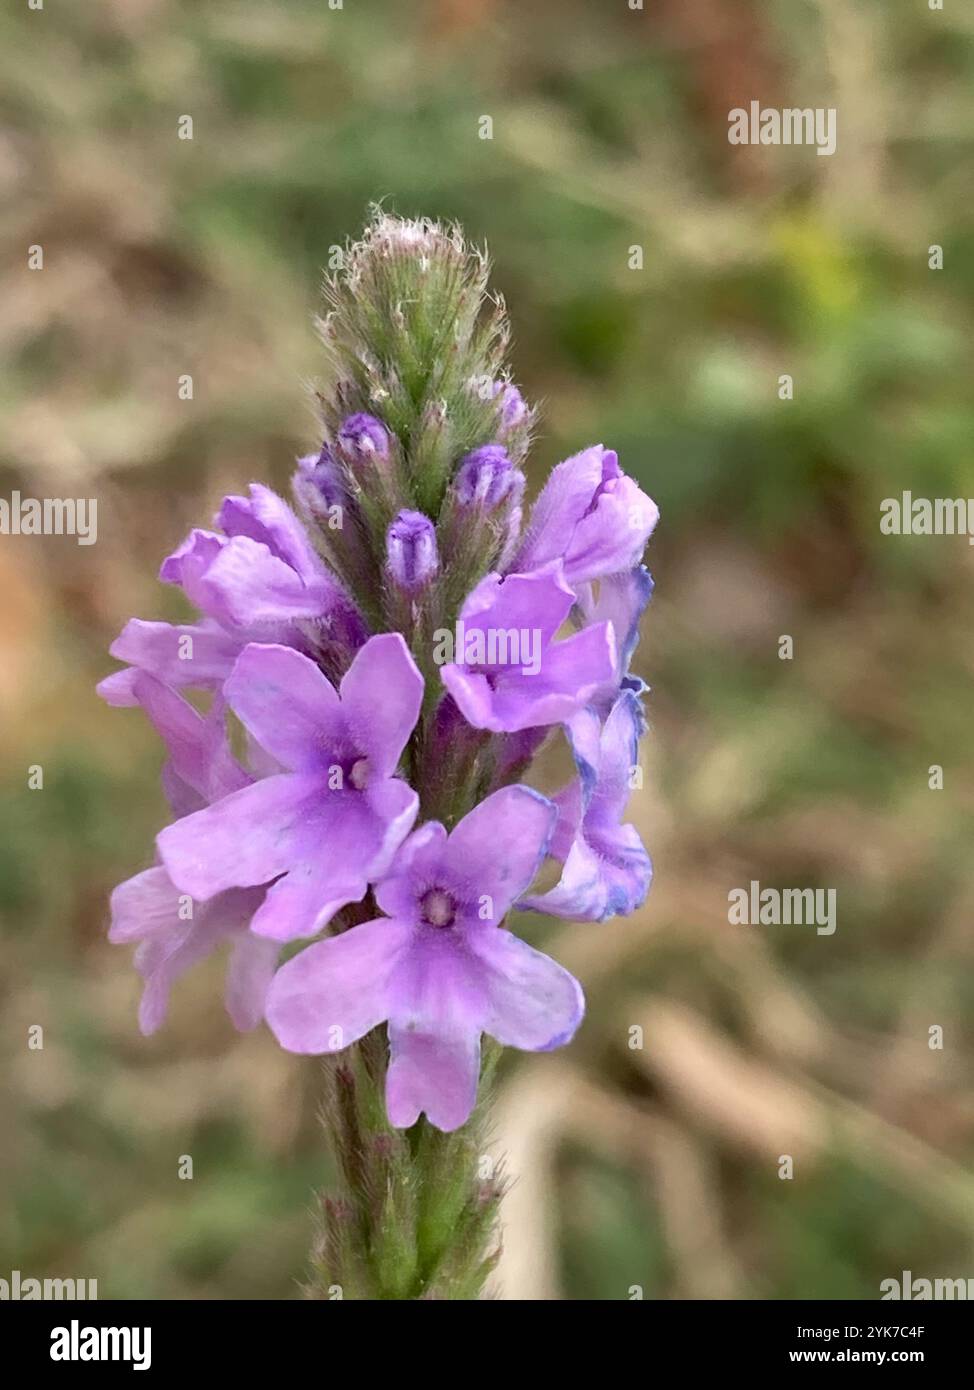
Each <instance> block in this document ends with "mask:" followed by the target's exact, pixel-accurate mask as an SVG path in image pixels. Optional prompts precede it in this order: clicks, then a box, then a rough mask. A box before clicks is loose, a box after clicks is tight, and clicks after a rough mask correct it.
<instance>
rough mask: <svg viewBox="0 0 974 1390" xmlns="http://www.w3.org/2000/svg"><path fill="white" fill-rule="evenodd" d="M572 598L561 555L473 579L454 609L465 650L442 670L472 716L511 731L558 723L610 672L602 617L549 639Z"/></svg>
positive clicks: (478, 723)
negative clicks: (531, 567) (530, 570)
mask: <svg viewBox="0 0 974 1390" xmlns="http://www.w3.org/2000/svg"><path fill="white" fill-rule="evenodd" d="M574 600H575V596H574V594H573V592H572V590H571V589H570V588H569V587H568V585H567V584H566V583H565V580H564V576H563V572H562V567H561V562H560V561H557V562H555V563H554V564H553V565H549V566H548V567H547V568H546V569H544V570H540V571H538V572H537V573H534V574H511V575H508V576H507V578H506V579H502V578H501V576H500V575H498V574H490V575H488V576H487V578H486V579H484V580H482V581H481V583H480V584H478V585H477V588H476V589H475V590H474V591H473V593H472V594H471V595H470V596H469V598H468V599H467V601H466V603H465V604H464V605H463V608H462V609H461V610H460V623H461V624H462V634H463V638H464V651H463V652H458V653H457V655H458V656H459V657H460V660H459V661H456V662H450V663H448V664H446V665H444V667H443V673H442V674H443V684H444V685H445V686H446V688H447V690H448V691H449V692H450V694H451V695H452V696H453V698H454V700H455V701H456V703H457V704H458V705H459V707H460V709H461V710H462V711H463V714H464V715H465V717H466V719H467V720H468V722H469V723H470V724H472V725H473V726H474V727H475V728H477V729H491V730H493V731H494V732H495V733H516V732H518V730H520V729H529V728H535V727H537V726H538V725H541V724H558V723H563V722H564V721H565V720H567V719H570V718H571V717H572V715H573V714H576V713H577V712H578V711H579V710H580V709H582V708H583V707H584V705H585V704H586V703H587V701H588V700H589V699H590V698H591V696H592V694H593V693H594V692H595V691H596V690H597V689H598V688H599V687H600V686H601V685H603V684H604V683H605V682H606V681H609V680H611V679H612V676H613V673H614V671H615V666H616V652H615V642H614V638H613V635H612V629H611V627H610V626H609V624H608V623H598V624H596V625H594V626H592V627H588V628H585V629H584V630H583V631H582V632H579V633H577V634H576V635H575V636H574V637H568V638H566V639H565V640H564V641H561V642H556V641H555V636H556V634H557V632H558V629H559V628H560V627H561V625H562V623H563V622H564V621H565V619H566V618H567V617H568V614H569V612H570V611H571V608H572V605H573V603H574ZM468 652H469V653H471V654H472V655H470V656H468V655H465V654H466V653H468Z"/></svg>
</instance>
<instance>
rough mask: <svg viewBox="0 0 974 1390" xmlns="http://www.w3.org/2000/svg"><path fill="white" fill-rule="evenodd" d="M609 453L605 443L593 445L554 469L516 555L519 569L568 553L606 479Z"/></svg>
mask: <svg viewBox="0 0 974 1390" xmlns="http://www.w3.org/2000/svg"><path fill="white" fill-rule="evenodd" d="M605 452H606V450H605V449H604V448H603V446H602V445H601V444H593V445H591V446H590V447H589V448H588V449H583V450H582V451H581V453H578V454H573V455H572V457H571V458H569V459H566V460H565V461H564V463H559V464H558V465H557V466H556V467H555V468H553V469H552V470H551V475H550V477H549V478H548V481H547V482H546V483H545V485H544V487H543V488H542V490H541V492H540V494H539V496H538V500H537V501H536V502H535V504H534V507H533V508H532V510H531V519H530V521H529V523H528V528H527V531H526V533H525V536H524V541H523V543H522V545H521V549H520V550H519V551H518V554H517V556H516V558H515V566H516V568H517V569H519V570H531V569H537V568H538V566H539V565H543V564H545V563H547V562H548V561H549V560H553V559H555V558H556V557H557V556H559V555H563V554H564V552H565V547H566V545H567V544H568V543H569V541H570V539H571V535H572V532H573V531H574V529H575V526H576V525H577V524H578V522H579V521H580V520H581V519H582V517H583V516H584V515H585V512H586V511H587V510H588V508H589V506H590V505H591V503H592V499H593V497H594V496H595V494H596V492H597V490H598V488H599V486H600V484H601V482H602V471H603V468H602V460H603V456H604V455H605Z"/></svg>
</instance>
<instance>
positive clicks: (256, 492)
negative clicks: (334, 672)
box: [98, 483, 365, 705]
mask: <svg viewBox="0 0 974 1390" xmlns="http://www.w3.org/2000/svg"><path fill="white" fill-rule="evenodd" d="M216 520H217V523H218V524H219V525H220V526H221V527H222V528H223V531H224V532H225V534H224V535H220V534H218V533H217V532H215V531H203V530H193V531H191V532H190V534H189V536H188V537H187V538H186V540H185V541H184V542H183V543H182V545H180V546H179V547H178V548H177V549H176V550H174V551H173V553H172V554H171V555H170V556H168V557H167V559H166V560H164V561H163V564H162V568H161V570H160V578H161V579H163V580H165V581H166V582H168V583H171V584H178V585H180V586H181V587H182V589H183V590H184V592H185V593H186V596H187V598H189V600H190V601H191V602H192V603H193V604H195V606H196V607H197V608H198V609H199V610H200V611H201V612H202V613H203V615H204V619H203V621H202V622H200V623H195V624H183V625H180V626H173V625H171V624H169V623H158V622H143V621H141V620H140V619H138V618H133V619H132V620H131V621H130V622H129V623H127V624H126V626H125V627H124V628H123V629H122V632H121V634H120V635H119V637H118V638H116V640H115V641H114V642H113V643H112V647H111V654H112V656H114V657H116V658H117V659H118V660H120V661H126V662H128V663H130V665H131V666H134V667H138V668H140V669H142V670H145V671H148V672H150V674H152V675H154V676H156V677H157V678H158V679H159V680H161V681H163V682H164V683H165V684H167V685H171V686H174V687H180V686H197V687H208V686H214V685H219V684H220V683H221V682H222V681H223V680H224V679H225V677H226V676H227V675H229V673H230V671H231V670H232V668H233V663H234V662H235V660H236V659H237V657H238V656H239V654H240V652H241V650H242V648H243V647H244V646H246V645H247V643H248V642H254V641H263V642H278V643H283V644H285V645H288V646H294V647H295V648H297V649H299V650H304V651H313V650H314V649H315V647H316V646H317V644H318V643H319V642H327V641H334V642H336V643H338V644H339V645H340V646H341V647H342V648H343V649H348V650H349V651H352V650H354V649H355V648H356V647H357V646H359V645H360V644H361V642H362V641H364V639H365V627H364V623H363V621H362V618H361V616H360V614H359V613H358V610H357V609H356V607H355V605H354V604H353V603H352V600H351V599H350V598H349V597H348V595H347V594H346V593H345V591H344V590H343V589H342V588H341V586H340V585H339V583H338V581H337V580H336V579H335V578H334V576H333V575H332V574H331V573H330V572H329V571H328V569H327V568H326V567H325V565H324V563H323V561H322V560H320V559H319V557H318V555H317V554H316V552H315V550H314V549H313V547H312V545H311V543H310V541H309V540H308V538H307V535H306V534H305V531H304V528H303V527H302V526H301V523H300V522H299V521H298V518H297V517H296V516H295V514H294V513H293V512H292V510H291V508H290V507H289V506H288V505H287V503H286V502H285V501H284V500H283V499H282V498H281V497H278V495H277V494H276V493H274V492H272V491H271V490H270V488H266V487H263V486H262V485H261V484H259V483H252V484H251V486H250V497H249V498H248V497H227V498H225V499H224V501H223V506H222V507H221V509H220V512H219V514H218V516H217V518H216ZM133 679H134V677H133V676H132V675H131V673H130V672H127V671H118V672H116V673H115V674H114V675H112V676H109V677H107V679H105V680H103V681H102V682H101V684H100V685H99V687H98V690H99V694H101V695H102V696H103V697H104V698H105V699H106V700H107V701H108V702H109V704H115V705H130V704H133V703H134V696H133V693H132V681H133Z"/></svg>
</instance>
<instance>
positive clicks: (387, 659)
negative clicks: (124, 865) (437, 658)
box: [158, 633, 423, 941]
mask: <svg viewBox="0 0 974 1390" xmlns="http://www.w3.org/2000/svg"><path fill="white" fill-rule="evenodd" d="M225 694H226V698H227V701H228V703H229V704H230V706H231V708H232V709H233V710H234V712H235V713H236V714H237V716H238V717H239V719H240V720H241V722H242V723H243V725H244V727H245V728H246V729H247V730H248V731H249V733H250V734H251V735H252V736H253V738H254V739H255V740H256V741H257V742H258V743H259V744H260V745H261V747H262V748H264V749H265V750H266V752H268V753H269V754H270V755H271V756H272V757H273V758H275V759H276V760H277V761H278V762H279V763H280V764H281V766H282V767H284V768H286V769H287V771H285V772H283V773H280V774H278V775H276V776H270V777H266V778H264V779H263V780H262V781H260V782H256V783H254V785H253V786H250V787H245V788H244V789H243V790H242V791H237V792H234V793H233V794H232V795H230V796H227V797H224V798H223V800H222V801H218V802H217V803H216V804H215V805H213V806H210V807H209V808H207V809H206V810H203V811H198V812H197V813H196V814H195V815H192V816H188V817H187V818H186V819H185V820H181V821H177V822H176V824H175V825H171V826H169V827H167V829H165V830H163V831H162V832H161V834H160V835H159V837H158V845H159V853H160V855H161V857H162V861H163V863H164V864H165V866H166V868H167V869H168V870H169V873H170V874H171V876H172V878H173V881H174V882H175V883H176V884H178V886H179V887H180V888H182V889H183V890H184V891H185V892H187V893H191V894H192V895H193V897H194V898H197V899H199V900H201V901H204V902H205V901H207V900H209V899H210V898H212V897H213V896H214V895H215V894H217V893H221V892H225V891H226V890H227V889H228V888H250V887H253V886H255V885H257V884H261V883H266V882H268V881H269V880H270V879H276V880H277V882H275V883H274V884H273V886H272V887H271V888H270V889H269V890H268V892H267V895H266V897H265V899H264V902H263V904H262V906H261V907H260V909H259V911H258V912H257V914H256V916H255V918H254V921H253V924H252V926H253V930H254V931H255V932H257V933H258V934H259V935H262V936H267V937H271V938H273V939H274V940H275V941H290V940H292V939H294V938H297V937H302V936H313V935H314V933H315V932H317V931H319V930H320V929H321V928H322V927H323V926H324V925H325V924H326V923H327V922H328V921H329V920H330V919H331V917H332V916H333V915H334V914H335V912H337V911H338V909H339V908H340V907H343V906H344V905H345V904H346V903H350V902H358V900H359V899H360V898H362V897H363V896H364V894H365V891H366V889H367V887H368V885H369V883H370V882H372V881H374V880H375V879H376V878H377V877H379V876H380V875H381V874H382V873H383V872H384V871H385V870H386V868H388V865H389V862H390V860H391V858H392V855H393V854H394V853H395V851H396V849H397V848H398V847H399V845H400V844H401V843H402V840H403V839H404V837H405V836H406V835H407V834H408V833H409V831H410V830H411V829H412V826H413V822H414V821H415V819H416V812H417V809H418V805H419V803H418V798H417V796H416V793H415V792H414V791H413V790H412V788H411V787H409V786H407V784H406V783H405V782H404V781H402V779H401V778H399V777H396V776H395V771H396V766H397V764H398V762H399V758H400V755H401V754H402V751H403V749H404V747H405V746H406V742H407V740H408V738H409V735H410V734H411V733H412V730H413V726H414V725H415V723H416V719H417V716H418V714H419V709H420V704H421V702H422V695H423V678H422V676H421V675H420V673H419V671H418V670H417V668H416V665H415V663H414V661H413V659H412V657H411V656H410V654H409V649H408V647H407V646H406V643H405V641H404V640H403V638H402V637H401V635H400V634H399V633H383V634H382V635H380V636H378V637H373V638H371V639H370V640H369V641H368V642H367V643H366V644H365V646H364V647H362V648H361V650H360V651H359V652H358V654H357V655H356V657H355V660H354V661H353V662H352V665H351V666H350V668H349V670H348V672H347V674H346V675H345V677H344V679H343V680H342V683H341V687H340V690H338V691H336V690H335V688H334V686H333V685H332V684H331V682H330V681H329V680H328V679H327V677H326V676H325V675H324V674H323V672H322V671H321V670H320V669H319V668H318V667H317V666H316V665H315V663H314V662H313V661H310V660H309V659H308V658H307V657H305V656H302V655H301V653H300V652H296V651H294V650H292V649H291V648H288V647H281V646H261V645H256V644H255V645H251V646H249V647H246V648H245V649H244V651H243V652H242V653H241V655H240V657H239V658H238V660H237V663H236V665H235V666H234V669H233V673H232V675H231V676H230V678H229V679H228V680H227V683H226V686H225Z"/></svg>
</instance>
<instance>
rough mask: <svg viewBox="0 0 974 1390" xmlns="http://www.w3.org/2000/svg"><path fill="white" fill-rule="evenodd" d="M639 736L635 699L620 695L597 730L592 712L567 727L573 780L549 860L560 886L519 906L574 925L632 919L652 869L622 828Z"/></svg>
mask: <svg viewBox="0 0 974 1390" xmlns="http://www.w3.org/2000/svg"><path fill="white" fill-rule="evenodd" d="M641 730H642V712H641V710H640V707H639V700H638V699H637V697H636V695H635V694H634V693H633V692H632V691H630V690H626V691H623V692H622V694H621V695H620V696H619V698H618V700H616V702H615V704H614V705H613V707H612V711H611V713H610V715H609V717H608V719H607V720H606V721H605V724H604V725H603V724H601V723H600V721H599V718H598V716H597V715H596V714H595V712H594V711H593V710H591V709H586V710H582V711H581V712H580V713H579V714H577V715H576V716H575V717H574V718H573V719H572V720H570V721H569V724H568V726H567V731H568V736H569V740H570V742H571V745H572V753H573V754H574V758H575V764H576V766H577V768H578V772H579V776H578V778H577V779H576V780H575V781H574V782H571V783H570V784H569V785H568V786H567V787H566V788H565V789H564V790H563V791H561V792H559V793H558V794H557V795H556V796H555V798H554V800H555V804H556V805H557V807H558V823H557V826H556V829H555V834H554V837H553V838H552V842H551V851H550V852H551V854H552V855H553V856H554V858H556V859H559V860H561V862H562V864H563V865H564V868H563V869H562V875H561V879H560V880H559V882H558V883H557V885H556V886H555V887H554V888H552V889H551V891H550V892H548V893H542V894H540V895H537V896H533V897H526V898H524V899H522V900H521V902H520V903H519V904H518V906H519V907H521V908H528V909H531V910H532V911H534V912H548V913H551V914H552V915H553V916H555V917H568V918H571V919H572V920H574V921H589V922H603V921H605V919H606V918H607V917H613V916H615V914H616V913H627V912H633V911H634V910H635V909H636V908H637V907H639V906H640V904H641V903H642V902H643V900H644V898H645V897H646V894H647V893H648V891H649V885H650V881H651V879H652V876H653V867H652V864H651V863H650V859H649V855H648V854H647V853H646V850H645V849H644V847H643V843H642V841H641V840H640V838H639V834H638V832H637V830H636V827H635V826H633V825H623V824H622V823H621V822H622V817H623V815H624V813H625V807H626V802H627V801H628V800H629V794H630V791H631V781H630V779H631V776H632V770H633V768H634V767H635V766H636V758H637V745H638V739H639V734H640V732H641Z"/></svg>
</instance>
